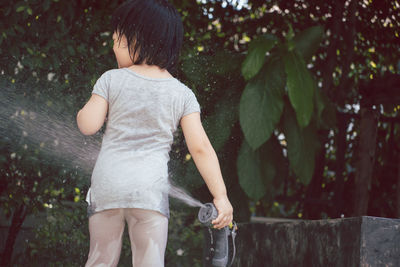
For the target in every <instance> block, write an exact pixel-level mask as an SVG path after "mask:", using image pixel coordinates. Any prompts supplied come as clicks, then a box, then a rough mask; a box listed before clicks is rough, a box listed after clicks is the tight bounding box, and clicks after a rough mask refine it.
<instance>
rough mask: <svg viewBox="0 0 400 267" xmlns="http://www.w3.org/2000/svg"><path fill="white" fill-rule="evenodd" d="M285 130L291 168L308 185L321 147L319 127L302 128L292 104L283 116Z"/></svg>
mask: <svg viewBox="0 0 400 267" xmlns="http://www.w3.org/2000/svg"><path fill="white" fill-rule="evenodd" d="M283 131H284V134H285V138H286V141H287V155H288V158H289V163H290V168H291V169H292V170H293V172H294V173H295V174H296V175H297V176H298V178H299V179H300V181H301V182H302V183H303V184H305V185H307V184H309V182H310V181H311V178H312V176H313V173H314V167H315V153H316V152H317V150H318V149H319V143H318V136H317V129H316V128H315V127H314V125H313V124H310V125H309V126H308V127H306V128H303V129H301V128H300V127H299V126H298V124H297V121H296V118H295V114H294V111H293V110H292V108H291V107H290V106H288V107H287V108H286V109H285V112H284V116H283Z"/></svg>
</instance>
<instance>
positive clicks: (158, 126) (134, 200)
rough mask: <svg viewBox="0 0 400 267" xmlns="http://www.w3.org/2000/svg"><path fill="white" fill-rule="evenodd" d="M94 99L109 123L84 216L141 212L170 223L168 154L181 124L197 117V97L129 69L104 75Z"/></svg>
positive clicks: (174, 83) (173, 81) (176, 85)
mask: <svg viewBox="0 0 400 267" xmlns="http://www.w3.org/2000/svg"><path fill="white" fill-rule="evenodd" d="M92 93H93V94H97V95H100V96H101V97H103V98H104V99H105V100H107V102H108V119H107V126H106V130H105V133H104V136H103V141H102V145H101V149H100V153H99V155H98V158H97V161H96V164H95V167H94V169H93V173H92V177H91V185H90V188H89V191H88V193H87V195H86V201H87V202H88V216H90V215H92V214H93V213H95V212H98V211H101V210H105V209H112V208H141V209H149V210H155V211H159V212H160V213H162V214H164V215H165V216H167V217H169V203H168V186H169V183H168V161H169V151H170V150H171V145H172V142H173V134H174V132H175V131H176V130H177V128H178V125H179V122H180V119H181V118H182V117H183V116H185V115H188V114H190V113H193V112H200V105H199V103H198V101H197V99H196V96H195V95H194V93H193V92H192V90H190V89H189V88H188V87H187V86H185V85H184V84H183V83H181V82H180V81H179V80H177V79H175V78H165V79H161V78H150V77H144V76H142V75H139V74H137V73H135V72H133V71H132V70H131V69H128V68H122V69H113V70H109V71H107V72H105V73H104V74H103V75H102V76H101V77H100V78H99V79H98V80H97V82H96V84H95V85H94V88H93V92H92Z"/></svg>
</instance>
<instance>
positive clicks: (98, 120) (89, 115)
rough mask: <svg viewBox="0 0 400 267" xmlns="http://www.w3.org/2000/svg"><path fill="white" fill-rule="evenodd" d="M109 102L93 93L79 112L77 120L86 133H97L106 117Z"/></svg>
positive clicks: (82, 130)
mask: <svg viewBox="0 0 400 267" xmlns="http://www.w3.org/2000/svg"><path fill="white" fill-rule="evenodd" d="M107 110H108V102H107V100H105V99H104V98H103V97H101V96H99V95H96V94H92V96H91V97H90V99H89V101H88V102H87V103H86V105H85V106H84V107H83V108H82V109H81V110H80V111H79V112H78V114H77V116H76V122H77V124H78V128H79V130H80V131H81V132H82V133H83V134H84V135H92V134H95V133H96V132H97V131H98V130H100V128H101V126H103V123H104V121H105V119H106V115H107Z"/></svg>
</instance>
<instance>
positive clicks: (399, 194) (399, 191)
mask: <svg viewBox="0 0 400 267" xmlns="http://www.w3.org/2000/svg"><path fill="white" fill-rule="evenodd" d="M396 204H397V205H396V217H397V218H400V153H399V151H398V152H397V188H396Z"/></svg>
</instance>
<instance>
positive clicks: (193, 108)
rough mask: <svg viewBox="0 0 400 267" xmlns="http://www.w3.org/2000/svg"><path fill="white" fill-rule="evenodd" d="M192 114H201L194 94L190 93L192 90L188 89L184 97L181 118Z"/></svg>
mask: <svg viewBox="0 0 400 267" xmlns="http://www.w3.org/2000/svg"><path fill="white" fill-rule="evenodd" d="M193 112H201V111H200V104H199V102H198V101H197V98H196V96H195V94H194V93H193V92H192V90H190V89H189V90H188V91H187V93H186V96H185V100H184V108H183V114H182V117H183V116H186V115H188V114H190V113H193Z"/></svg>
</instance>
